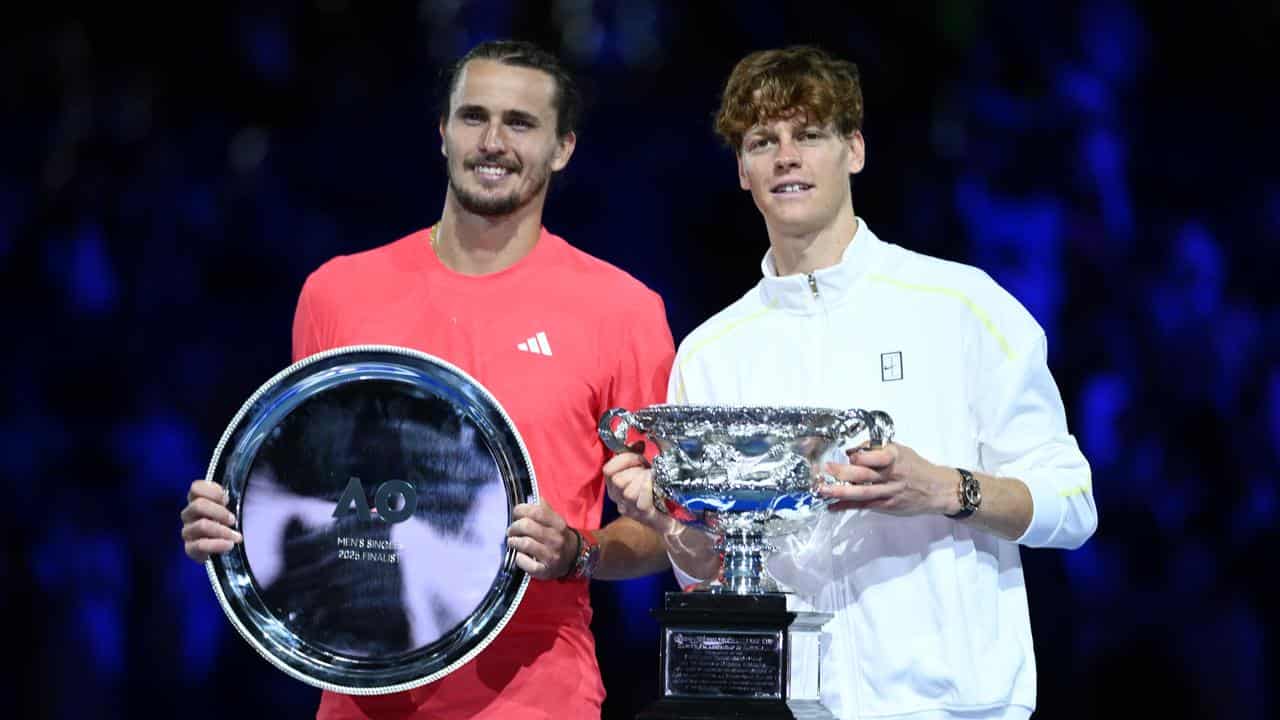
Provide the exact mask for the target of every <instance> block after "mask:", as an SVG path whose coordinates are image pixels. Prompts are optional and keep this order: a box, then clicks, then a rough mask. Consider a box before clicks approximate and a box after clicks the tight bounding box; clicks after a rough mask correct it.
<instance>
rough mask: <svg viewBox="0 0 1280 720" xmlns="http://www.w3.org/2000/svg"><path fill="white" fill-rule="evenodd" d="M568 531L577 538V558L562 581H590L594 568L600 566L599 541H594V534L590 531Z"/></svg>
mask: <svg viewBox="0 0 1280 720" xmlns="http://www.w3.org/2000/svg"><path fill="white" fill-rule="evenodd" d="M569 529H570V530H572V531H573V532H574V534H576V535H577V536H578V557H577V558H575V559H574V561H573V567H572V568H570V570H569V573H568V574H567V575H565V578H564V579H566V580H590V579H591V576H592V575H594V574H595V572H596V566H597V565H599V564H600V541H599V540H596V536H595V533H593V532H591V531H590V530H579V529H578V528H569Z"/></svg>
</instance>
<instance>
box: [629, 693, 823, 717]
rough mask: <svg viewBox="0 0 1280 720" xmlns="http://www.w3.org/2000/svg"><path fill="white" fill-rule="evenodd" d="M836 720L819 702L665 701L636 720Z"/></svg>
mask: <svg viewBox="0 0 1280 720" xmlns="http://www.w3.org/2000/svg"><path fill="white" fill-rule="evenodd" d="M834 717H835V716H834V715H832V714H831V711H830V710H828V709H827V708H826V706H825V705H823V704H822V703H821V702H819V701H817V700H790V701H788V700H748V699H740V698H715V699H710V698H706V699H700V700H691V699H676V698H663V699H662V700H659V701H657V702H655V703H654V704H653V705H650V706H649V707H648V708H646V709H645V710H642V711H641V712H640V713H639V714H638V715H636V720H675V719H676V718H680V720H755V719H756V718H759V719H760V720H792V718H797V719H803V720H828V719H830V718H834Z"/></svg>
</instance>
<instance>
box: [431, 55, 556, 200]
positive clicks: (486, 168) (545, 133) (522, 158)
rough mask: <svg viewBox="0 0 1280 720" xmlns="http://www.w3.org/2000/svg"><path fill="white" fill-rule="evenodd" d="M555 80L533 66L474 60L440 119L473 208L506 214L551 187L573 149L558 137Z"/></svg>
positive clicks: (456, 189) (461, 192)
mask: <svg viewBox="0 0 1280 720" xmlns="http://www.w3.org/2000/svg"><path fill="white" fill-rule="evenodd" d="M554 97H555V80H553V79H552V78H551V76H550V75H548V74H546V73H544V72H542V71H540V70H534V69H532V68H524V67H517V66H513V65H505V64H503V63H500V62H497V61H496V60H472V61H471V62H469V63H467V65H466V67H464V68H463V69H462V72H461V73H460V74H459V76H458V81H457V83H456V86H455V88H454V90H453V94H452V95H451V96H450V97H449V115H448V117H447V118H445V120H444V122H442V123H441V125H440V137H441V139H442V140H443V142H444V145H443V147H442V152H443V153H444V155H445V157H446V158H447V161H448V168H449V187H450V189H451V190H452V191H453V194H454V196H455V197H456V198H457V199H458V202H459V203H461V205H462V207H463V208H465V209H466V210H467V211H469V212H472V213H475V214H477V215H484V216H497V215H507V214H510V213H512V212H514V211H515V210H517V209H519V208H521V207H524V206H525V205H527V204H529V202H531V201H532V200H534V199H535V198H539V197H540V196H541V195H543V194H544V193H545V192H546V187H547V180H548V178H550V177H551V173H553V172H556V171H558V170H560V169H561V168H563V167H564V166H565V165H566V164H568V162H569V156H570V155H572V154H573V147H574V142H575V138H574V135H573V133H569V134H568V135H566V136H565V137H563V138H557V137H556V110H555V107H554V106H553V105H552V101H553V99H554Z"/></svg>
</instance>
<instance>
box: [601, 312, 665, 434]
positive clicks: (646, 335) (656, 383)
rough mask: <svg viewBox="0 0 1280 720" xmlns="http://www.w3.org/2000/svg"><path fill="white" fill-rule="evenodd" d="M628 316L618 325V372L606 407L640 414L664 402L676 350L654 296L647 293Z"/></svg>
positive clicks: (615, 374)
mask: <svg viewBox="0 0 1280 720" xmlns="http://www.w3.org/2000/svg"><path fill="white" fill-rule="evenodd" d="M630 315H631V317H630V318H628V319H627V320H625V321H621V322H619V323H618V327H620V328H621V329H622V335H621V337H620V338H619V343H620V344H619V347H618V371H617V372H616V373H614V376H613V386H612V387H611V388H610V393H609V398H608V407H609V408H615V407H621V408H625V409H627V410H639V409H640V408H643V407H646V406H648V405H654V404H657V403H661V402H664V401H665V400H666V397H667V378H668V376H669V375H670V374H671V363H672V362H673V361H674V360H675V354H676V350H675V343H674V341H673V340H672V338H671V327H670V326H669V325H668V324H667V309H666V306H665V305H664V304H663V302H662V298H661V297H659V296H658V294H657V293H654V292H648V293H647V294H646V298H645V303H644V304H643V305H642V306H641V307H639V308H636V309H635V312H634V313H631V314H630ZM606 409H607V408H606Z"/></svg>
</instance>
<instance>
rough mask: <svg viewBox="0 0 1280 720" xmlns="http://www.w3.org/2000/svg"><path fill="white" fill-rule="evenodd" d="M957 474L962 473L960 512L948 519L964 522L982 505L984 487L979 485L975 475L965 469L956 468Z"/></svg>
mask: <svg viewBox="0 0 1280 720" xmlns="http://www.w3.org/2000/svg"><path fill="white" fill-rule="evenodd" d="M956 472H958V473H960V489H959V491H958V492H959V494H960V510H959V511H958V512H954V513H952V514H950V515H948V516H947V517H949V518H951V519H952V520H963V519H965V518H967V517H969V516H970V515H972V514H973V511H974V510H977V509H978V506H980V505H982V486H981V485H979V484H978V479H977V478H975V477H974V476H973V473H971V472H969V471H968V470H965V469H963V468H956Z"/></svg>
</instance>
